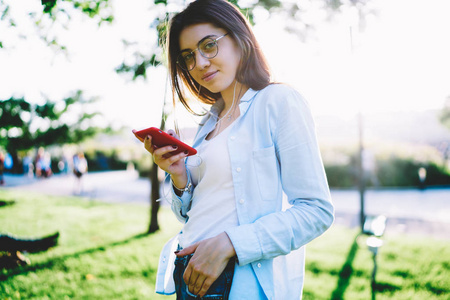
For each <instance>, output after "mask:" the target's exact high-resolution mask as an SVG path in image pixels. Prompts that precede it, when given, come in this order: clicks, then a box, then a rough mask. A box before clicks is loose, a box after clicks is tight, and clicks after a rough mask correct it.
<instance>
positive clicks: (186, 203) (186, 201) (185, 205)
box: [170, 168, 194, 223]
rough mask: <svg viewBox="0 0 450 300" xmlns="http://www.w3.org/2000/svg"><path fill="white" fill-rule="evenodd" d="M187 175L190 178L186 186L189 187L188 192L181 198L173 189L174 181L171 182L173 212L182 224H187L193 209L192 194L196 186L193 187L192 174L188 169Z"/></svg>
mask: <svg viewBox="0 0 450 300" xmlns="http://www.w3.org/2000/svg"><path fill="white" fill-rule="evenodd" d="M186 174H187V178H188V182H187V184H186V186H187V187H188V189H187V190H186V191H184V192H183V194H182V195H181V196H178V195H177V194H176V193H175V189H174V187H173V182H172V180H170V183H171V184H170V186H171V191H172V204H171V208H172V211H173V212H174V214H175V216H176V217H177V219H178V220H179V221H180V222H182V223H186V219H187V212H188V211H189V209H190V207H191V200H192V193H193V191H194V186H193V185H192V179H191V173H190V172H189V169H188V168H186Z"/></svg>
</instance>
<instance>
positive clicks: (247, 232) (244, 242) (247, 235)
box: [225, 224, 262, 266]
mask: <svg viewBox="0 0 450 300" xmlns="http://www.w3.org/2000/svg"><path fill="white" fill-rule="evenodd" d="M225 232H226V233H227V234H228V237H229V238H230V240H231V243H232V244H233V247H234V250H235V251H236V256H237V258H238V265H239V266H243V265H246V264H249V263H251V262H254V261H256V260H260V259H261V257H262V248H261V245H260V241H259V239H258V235H257V234H256V232H255V226H252V224H245V225H241V226H237V227H233V228H230V229H228V230H226V231H225Z"/></svg>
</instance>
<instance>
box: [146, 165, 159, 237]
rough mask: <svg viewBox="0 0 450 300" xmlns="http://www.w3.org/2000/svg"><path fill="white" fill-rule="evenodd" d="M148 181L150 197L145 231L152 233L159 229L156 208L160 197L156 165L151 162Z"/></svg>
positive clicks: (157, 208)
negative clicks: (148, 223) (148, 219)
mask: <svg viewBox="0 0 450 300" xmlns="http://www.w3.org/2000/svg"><path fill="white" fill-rule="evenodd" d="M150 182H151V187H152V192H151V196H150V197H151V199H150V203H151V205H150V225H149V227H148V231H147V233H154V232H156V231H158V230H159V224H158V210H159V202H158V201H157V200H158V199H159V198H160V193H159V190H160V182H159V179H158V166H157V165H156V164H155V163H153V165H152V169H151V170H150Z"/></svg>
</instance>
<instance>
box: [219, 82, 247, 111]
mask: <svg viewBox="0 0 450 300" xmlns="http://www.w3.org/2000/svg"><path fill="white" fill-rule="evenodd" d="M230 87H231V88H229V89H227V90H226V91H223V92H222V93H221V96H222V99H223V101H224V104H225V105H224V108H223V110H222V112H224V113H226V112H228V111H229V110H230V109H232V108H233V106H237V105H238V104H239V101H240V99H241V97H242V96H243V95H244V94H245V92H246V91H247V90H248V86H246V85H244V84H242V83H240V82H237V81H234V82H233V83H232V84H231V86H230Z"/></svg>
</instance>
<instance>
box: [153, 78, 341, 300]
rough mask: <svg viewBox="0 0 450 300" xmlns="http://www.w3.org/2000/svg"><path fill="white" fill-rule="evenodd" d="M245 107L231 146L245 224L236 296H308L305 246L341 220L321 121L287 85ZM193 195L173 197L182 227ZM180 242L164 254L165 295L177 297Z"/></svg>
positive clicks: (159, 285)
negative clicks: (322, 147) (319, 131)
mask: <svg viewBox="0 0 450 300" xmlns="http://www.w3.org/2000/svg"><path fill="white" fill-rule="evenodd" d="M222 107H223V102H222V101H218V102H217V103H216V104H214V105H213V106H212V108H211V114H209V115H208V116H206V117H205V118H204V120H203V121H202V123H201V124H200V127H199V130H198V132H197V135H196V137H195V139H194V143H193V147H198V146H199V145H200V144H201V143H202V142H203V141H204V140H205V138H206V136H207V135H208V133H209V132H211V131H212V130H213V129H214V127H215V125H216V121H217V115H218V114H219V112H220V110H221V109H222ZM239 109H240V117H239V118H238V119H237V120H236V121H235V122H236V123H235V124H234V126H233V128H231V130H230V132H229V134H228V141H227V144H228V149H229V153H230V159H231V168H232V177H233V184H234V191H235V199H236V206H237V214H238V220H239V226H237V227H234V228H232V229H230V230H227V231H226V233H227V234H228V236H229V238H230V240H231V242H232V243H233V246H234V249H235V251H236V255H237V258H238V264H237V266H236V269H235V274H234V279H233V285H232V289H231V294H230V299H279V300H284V299H300V298H301V293H302V289H303V276H304V253H305V252H304V247H303V246H304V245H306V244H307V243H308V242H310V241H311V240H313V239H315V238H316V237H318V236H320V235H321V234H322V233H323V232H325V231H326V230H327V229H328V228H329V227H330V226H331V224H332V223H333V220H334V208H333V205H332V203H331V197H330V192H329V188H328V183H327V179H326V176H325V172H324V168H323V163H322V160H321V156H320V151H319V146H318V143H317V139H316V134H315V127H314V121H313V119H312V116H311V112H310V109H309V107H308V104H307V103H306V101H305V100H304V99H303V97H302V96H301V95H300V94H299V93H298V92H297V91H295V90H294V89H292V88H291V87H289V86H286V85H283V84H272V85H269V86H268V87H266V88H264V89H263V90H261V91H254V90H252V89H249V90H248V91H247V92H246V93H245V94H244V96H243V97H242V99H241V101H240V104H239ZM188 175H189V174H188ZM188 177H189V176H188ZM189 183H190V182H189ZM192 188H193V189H194V188H195V187H192ZM283 194H284V195H285V197H283ZM191 198H192V190H191V191H188V192H185V193H184V194H183V195H182V197H181V198H179V197H177V196H176V195H175V194H174V193H173V199H172V210H173V211H174V213H175V215H176V216H177V218H178V219H179V220H180V221H182V222H185V221H186V220H185V219H186V213H187V211H188V210H189V206H190V201H191ZM283 198H285V199H287V202H288V205H283ZM176 243H177V240H176V239H173V240H171V241H170V242H169V243H168V244H166V246H165V247H164V249H163V251H162V253H161V258H160V265H159V269H158V275H157V282H156V291H157V292H158V293H162V294H172V293H173V292H174V289H173V282H171V276H172V274H171V272H173V269H172V266H171V264H173V256H174V255H173V251H172V250H173V249H174V247H175V246H174V244H176Z"/></svg>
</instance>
